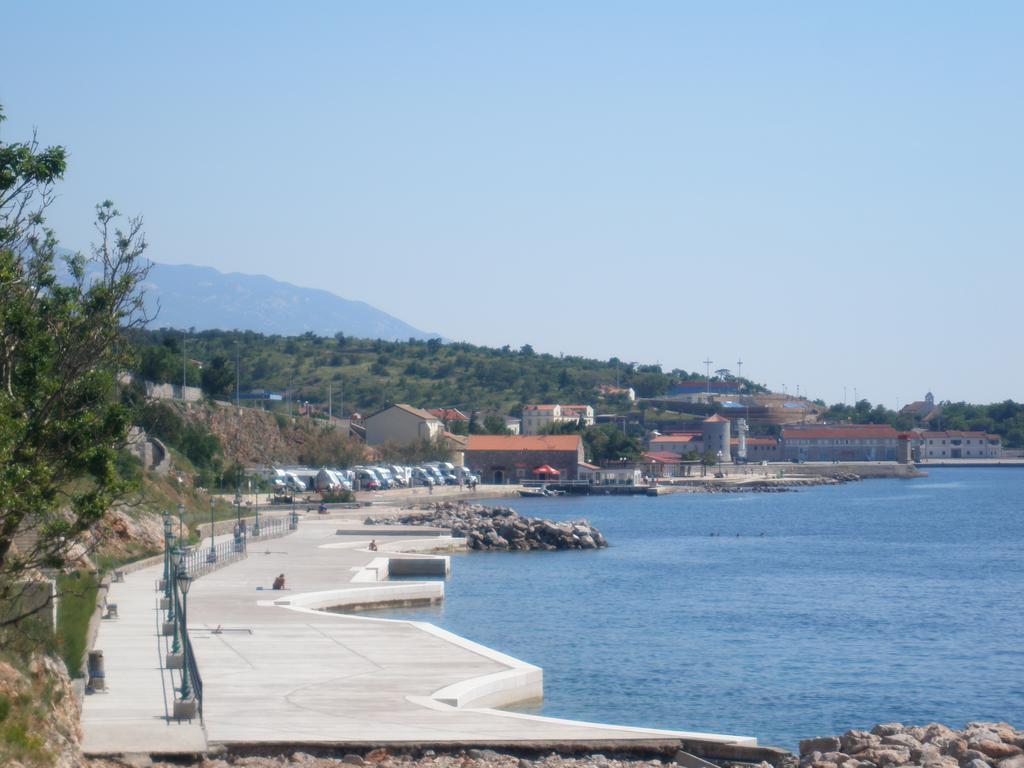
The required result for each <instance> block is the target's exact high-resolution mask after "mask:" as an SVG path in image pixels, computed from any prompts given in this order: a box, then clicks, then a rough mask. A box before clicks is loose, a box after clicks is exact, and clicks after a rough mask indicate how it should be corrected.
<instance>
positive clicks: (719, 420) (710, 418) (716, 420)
mask: <svg viewBox="0 0 1024 768" xmlns="http://www.w3.org/2000/svg"><path fill="white" fill-rule="evenodd" d="M708 422H711V423H712V424H721V423H722V422H725V423H728V422H729V420H728V419H726V418H724V417H723V416H720V415H719V414H717V413H716V414H715V415H714V416H708V417H707V418H706V419H704V423H705V424H707V423H708Z"/></svg>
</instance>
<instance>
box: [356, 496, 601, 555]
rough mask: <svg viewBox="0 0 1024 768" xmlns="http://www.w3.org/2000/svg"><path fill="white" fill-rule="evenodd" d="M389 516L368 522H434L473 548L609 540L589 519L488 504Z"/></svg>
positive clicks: (594, 545) (586, 545)
mask: <svg viewBox="0 0 1024 768" xmlns="http://www.w3.org/2000/svg"><path fill="white" fill-rule="evenodd" d="M414 509H415V511H409V512H403V513H400V514H397V515H389V516H388V517H378V518H373V517H368V518H367V519H366V520H365V522H366V524H367V525H388V524H391V525H394V524H399V525H430V526H435V527H438V528H450V529H451V531H452V535H453V536H461V537H465V539H466V546H467V547H468V548H469V549H479V550H508V551H518V552H527V551H530V550H534V549H539V550H547V551H554V550H557V549H600V548H601V547H607V546H608V542H607V541H606V540H605V538H604V536H602V535H601V532H600V531H599V530H597V528H595V527H594V526H592V525H591V524H590V523H588V522H587V521H586V520H574V521H572V522H567V523H556V522H555V521H553V520H545V519H543V518H539V517H522V516H521V515H519V514H518V513H517V512H516V511H515V510H514V509H510V508H509V507H485V506H483V505H480V504H468V503H466V502H461V501H460V502H451V501H443V502H436V503H434V504H428V505H426V506H424V507H417V508H414Z"/></svg>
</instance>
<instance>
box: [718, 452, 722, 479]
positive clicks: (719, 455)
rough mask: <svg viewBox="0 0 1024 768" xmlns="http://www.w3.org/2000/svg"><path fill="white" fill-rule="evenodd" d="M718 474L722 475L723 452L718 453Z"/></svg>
mask: <svg viewBox="0 0 1024 768" xmlns="http://www.w3.org/2000/svg"><path fill="white" fill-rule="evenodd" d="M718 474H719V475H721V474H722V452H721V451H719V452H718Z"/></svg>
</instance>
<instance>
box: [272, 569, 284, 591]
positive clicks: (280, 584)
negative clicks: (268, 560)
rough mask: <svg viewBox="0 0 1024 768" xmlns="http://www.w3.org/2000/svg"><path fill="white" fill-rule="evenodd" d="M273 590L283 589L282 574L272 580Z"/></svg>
mask: <svg viewBox="0 0 1024 768" xmlns="http://www.w3.org/2000/svg"><path fill="white" fill-rule="evenodd" d="M274 589H284V574H283V573H282V574H280V575H279V576H278V577H277V578H276V579H274Z"/></svg>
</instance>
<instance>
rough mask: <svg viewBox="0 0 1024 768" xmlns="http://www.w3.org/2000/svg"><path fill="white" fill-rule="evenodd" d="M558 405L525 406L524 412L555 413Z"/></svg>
mask: <svg viewBox="0 0 1024 768" xmlns="http://www.w3.org/2000/svg"><path fill="white" fill-rule="evenodd" d="M557 407H558V406H557V405H524V406H523V410H524V411H553V410H555V408H557Z"/></svg>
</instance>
